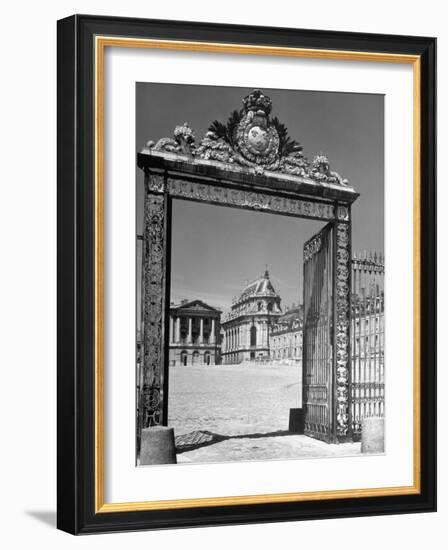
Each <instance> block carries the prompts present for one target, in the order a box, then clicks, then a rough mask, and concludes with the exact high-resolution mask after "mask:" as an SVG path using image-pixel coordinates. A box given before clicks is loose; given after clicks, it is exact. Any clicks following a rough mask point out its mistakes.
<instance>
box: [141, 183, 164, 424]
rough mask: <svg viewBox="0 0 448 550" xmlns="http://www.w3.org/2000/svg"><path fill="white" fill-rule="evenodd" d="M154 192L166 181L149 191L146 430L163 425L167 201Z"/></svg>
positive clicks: (146, 224) (146, 226)
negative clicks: (152, 191)
mask: <svg viewBox="0 0 448 550" xmlns="http://www.w3.org/2000/svg"><path fill="white" fill-rule="evenodd" d="M151 189H153V190H154V189H157V190H160V191H163V180H161V179H160V178H157V177H156V178H152V177H150V178H149V179H148V182H147V188H146V190H145V192H146V196H145V216H144V240H143V242H144V263H145V266H144V289H143V291H144V292H143V295H144V304H143V307H144V326H143V385H142V393H141V396H142V397H141V405H140V406H141V407H142V427H148V426H154V425H157V424H161V423H162V421H163V395H162V393H163V368H164V365H163V353H164V350H163V344H164V342H163V335H164V292H165V261H166V258H165V255H166V250H167V247H166V223H167V220H166V197H165V196H164V195H163V194H153V193H151V192H150V190H151Z"/></svg>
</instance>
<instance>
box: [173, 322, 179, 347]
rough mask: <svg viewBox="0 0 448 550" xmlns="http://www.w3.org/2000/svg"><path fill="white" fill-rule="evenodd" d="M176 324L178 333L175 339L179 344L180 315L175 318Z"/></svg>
mask: <svg viewBox="0 0 448 550" xmlns="http://www.w3.org/2000/svg"><path fill="white" fill-rule="evenodd" d="M174 326H175V333H176V335H175V337H174V341H175V342H176V344H178V343H179V342H180V317H176V318H175V320H174Z"/></svg>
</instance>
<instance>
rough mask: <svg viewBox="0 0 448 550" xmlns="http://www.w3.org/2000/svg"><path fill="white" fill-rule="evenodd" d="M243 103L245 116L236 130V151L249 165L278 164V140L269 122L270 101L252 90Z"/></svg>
mask: <svg viewBox="0 0 448 550" xmlns="http://www.w3.org/2000/svg"><path fill="white" fill-rule="evenodd" d="M243 103H244V110H245V114H244V116H243V118H242V119H241V121H240V123H239V124H238V127H237V129H236V144H237V147H238V150H239V151H240V153H241V154H242V155H243V157H244V158H245V159H246V160H248V161H249V162H251V163H254V164H261V165H266V166H269V165H272V164H278V158H279V145H280V139H279V135H278V132H277V129H276V128H275V126H274V125H273V124H272V122H271V121H270V120H269V113H270V111H271V108H272V101H271V99H270V98H269V97H267V96H265V95H264V94H263V92H261V91H260V90H254V91H253V92H252V93H251V94H249V95H248V96H247V97H245V98H244V100H243Z"/></svg>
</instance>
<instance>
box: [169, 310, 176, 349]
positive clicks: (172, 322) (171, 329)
mask: <svg viewBox="0 0 448 550" xmlns="http://www.w3.org/2000/svg"><path fill="white" fill-rule="evenodd" d="M174 325H175V321H174V317H173V316H172V315H170V343H171V344H172V343H173V342H174V337H175V335H174Z"/></svg>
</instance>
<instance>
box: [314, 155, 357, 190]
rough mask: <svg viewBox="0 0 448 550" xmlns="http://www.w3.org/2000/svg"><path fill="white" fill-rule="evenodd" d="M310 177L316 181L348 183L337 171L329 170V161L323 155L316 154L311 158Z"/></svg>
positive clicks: (338, 183)
mask: <svg viewBox="0 0 448 550" xmlns="http://www.w3.org/2000/svg"><path fill="white" fill-rule="evenodd" d="M310 177H311V178H312V179H314V180H315V181H317V182H318V183H335V184H337V185H343V186H346V185H348V181H347V180H346V179H343V178H342V177H341V176H340V175H339V174H338V173H337V172H332V171H331V170H330V163H329V161H328V158H327V157H326V156H325V155H322V154H320V155H316V156H315V157H314V159H313V162H312V165H311V170H310Z"/></svg>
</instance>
